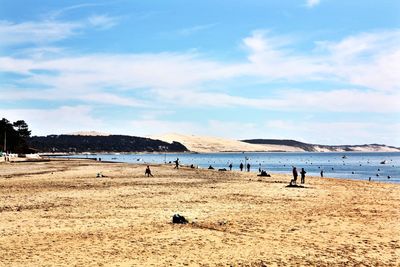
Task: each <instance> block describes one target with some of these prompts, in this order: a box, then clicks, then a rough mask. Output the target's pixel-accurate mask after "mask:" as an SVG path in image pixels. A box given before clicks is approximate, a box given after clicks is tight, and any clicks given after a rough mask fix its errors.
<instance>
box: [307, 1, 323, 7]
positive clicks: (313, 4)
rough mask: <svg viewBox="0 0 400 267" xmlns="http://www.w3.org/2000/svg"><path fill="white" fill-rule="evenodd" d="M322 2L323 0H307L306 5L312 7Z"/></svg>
mask: <svg viewBox="0 0 400 267" xmlns="http://www.w3.org/2000/svg"><path fill="white" fill-rule="evenodd" d="M320 2H321V0H307V2H306V5H307V7H309V8H311V7H315V6H317V5H319V4H320Z"/></svg>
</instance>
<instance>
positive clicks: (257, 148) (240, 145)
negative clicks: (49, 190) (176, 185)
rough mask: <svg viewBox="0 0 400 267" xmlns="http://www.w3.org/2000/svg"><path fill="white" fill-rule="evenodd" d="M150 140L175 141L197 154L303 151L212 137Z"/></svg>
mask: <svg viewBox="0 0 400 267" xmlns="http://www.w3.org/2000/svg"><path fill="white" fill-rule="evenodd" d="M151 138H154V139H160V140H163V141H165V142H172V141H176V142H179V143H181V144H183V145H184V146H186V147H187V148H188V149H189V150H190V151H192V152H199V153H215V152H269V151H271V152H272V151H288V152H301V151H304V150H303V149H301V148H298V147H295V146H286V145H274V144H271V145H262V144H250V143H247V142H242V141H238V140H232V139H228V138H220V137H212V136H196V135H183V134H176V133H171V134H165V135H161V136H151Z"/></svg>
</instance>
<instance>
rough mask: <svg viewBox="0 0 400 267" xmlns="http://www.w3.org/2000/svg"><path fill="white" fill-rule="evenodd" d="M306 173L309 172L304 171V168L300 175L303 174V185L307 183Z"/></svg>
mask: <svg viewBox="0 0 400 267" xmlns="http://www.w3.org/2000/svg"><path fill="white" fill-rule="evenodd" d="M306 173H307V172H306V171H305V170H304V168H301V172H300V174H301V183H302V184H304V183H305V180H306Z"/></svg>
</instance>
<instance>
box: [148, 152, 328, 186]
mask: <svg viewBox="0 0 400 267" xmlns="http://www.w3.org/2000/svg"><path fill="white" fill-rule="evenodd" d="M174 163H175V167H174V169H179V158H177V159H176V160H175V161H174ZM228 167H229V170H232V167H233V165H232V163H230V164H229V166H228ZM191 168H194V166H193V164H192V165H191ZM246 168H247V171H248V172H250V168H251V165H250V163H247V165H246ZM208 169H214V168H213V167H212V166H211V165H210V167H209V168H208ZM239 169H240V171H243V169H244V164H243V163H240V165H239ZM259 171H261V169H259ZM261 172H262V171H261ZM306 173H307V172H306V171H305V170H304V168H301V171H300V177H301V179H300V183H301V184H304V183H305V180H306ZM292 174H293V179H292V180H291V181H290V184H294V185H296V184H297V177H298V176H299V173H298V171H297V168H296V167H295V166H293V169H292ZM145 175H147V177H149V176H151V177H153V174H152V173H151V170H150V166H149V165H147V167H146V170H145ZM321 177H323V171H321Z"/></svg>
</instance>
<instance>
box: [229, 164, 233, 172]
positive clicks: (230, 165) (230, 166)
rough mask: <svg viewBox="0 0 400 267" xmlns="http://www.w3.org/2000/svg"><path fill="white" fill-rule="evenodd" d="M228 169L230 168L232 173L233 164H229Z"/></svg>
mask: <svg viewBox="0 0 400 267" xmlns="http://www.w3.org/2000/svg"><path fill="white" fill-rule="evenodd" d="M228 167H229V170H230V171H231V170H232V167H233V166H232V163H231V164H229V166H228Z"/></svg>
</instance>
